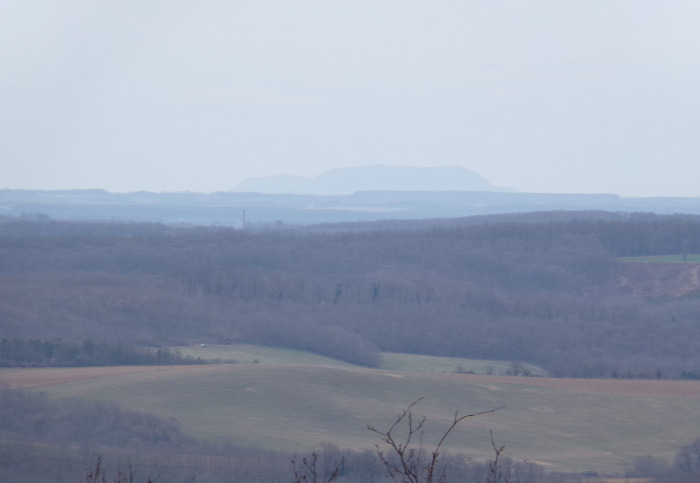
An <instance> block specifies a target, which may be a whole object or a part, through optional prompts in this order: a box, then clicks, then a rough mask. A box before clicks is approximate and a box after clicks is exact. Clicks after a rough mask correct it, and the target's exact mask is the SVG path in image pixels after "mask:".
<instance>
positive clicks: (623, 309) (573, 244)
mask: <svg viewBox="0 0 700 483" xmlns="http://www.w3.org/2000/svg"><path fill="white" fill-rule="evenodd" d="M692 253H700V218H698V217H692V216H657V215H650V214H611V213H595V212H590V213H589V212H581V213H574V212H572V213H566V212H556V213H533V214H531V215H517V216H516V215H510V216H493V217H473V218H465V219H453V220H430V221H416V222H391V223H384V224H382V223H373V224H359V225H358V224H348V225H333V226H318V227H306V228H298V227H297V228H294V227H292V228H284V229H275V230H259V231H256V230H253V229H251V230H236V229H231V228H222V227H191V228H182V227H169V226H165V225H157V224H138V223H124V224H119V223H104V224H101V223H78V222H74V223H71V222H57V221H50V220H39V221H28V220H17V219H13V218H5V219H3V220H0V317H1V319H0V320H2V324H3V334H2V336H3V337H4V338H6V339H8V340H11V339H43V340H55V339H63V340H68V341H81V342H82V341H84V340H93V341H107V342H108V343H110V344H116V345H119V344H136V345H142V346H167V345H177V344H187V343H193V342H211V343H233V342H250V343H260V344H268V345H278V346H286V347H293V348H300V349H305V350H312V351H315V352H318V353H321V354H324V355H329V356H332V357H337V358H340V359H343V360H347V361H350V362H354V363H358V364H364V365H369V366H373V365H376V364H377V363H378V362H379V360H380V352H381V351H394V352H410V353H420V354H432V355H446V356H460V357H471V358H482V359H504V360H510V361H521V362H529V363H534V364H538V365H541V366H542V367H544V368H546V369H548V370H549V371H550V372H551V373H552V374H553V375H557V376H577V377H647V378H679V377H695V375H696V374H700V355H699V354H700V351H699V350H698V349H700V317H699V314H700V297H699V296H698V295H699V294H700V292H698V290H697V287H694V286H692V284H691V286H689V287H686V288H687V289H686V290H683V291H681V292H677V293H672V292H671V291H669V292H668V293H665V294H664V295H663V296H659V295H658V294H655V293H651V292H645V291H644V290H636V289H634V288H635V287H641V286H643V282H648V281H649V280H652V281H654V282H658V283H657V285H658V284H659V283H660V284H663V283H667V282H668V280H665V279H666V278H670V279H674V280H675V279H678V278H679V277H681V276H682V275H683V273H681V272H682V271H683V270H686V271H687V266H686V265H681V264H679V265H678V266H677V267H676V268H673V267H672V268H668V267H664V270H666V272H663V273H662V272H659V271H658V269H659V268H660V267H662V265H663V264H655V265H652V264H647V265H645V266H644V267H643V270H641V271H640V270H639V269H637V268H635V267H638V265H637V264H628V263H620V262H619V261H618V257H631V256H642V255H671V254H677V255H681V254H692ZM632 265H634V266H632ZM668 270H671V271H670V272H669V271H668ZM673 270H676V271H675V272H674V271H673ZM657 279H658V280H657ZM621 280H625V281H626V283H624V284H623V283H621ZM671 281H672V280H671Z"/></svg>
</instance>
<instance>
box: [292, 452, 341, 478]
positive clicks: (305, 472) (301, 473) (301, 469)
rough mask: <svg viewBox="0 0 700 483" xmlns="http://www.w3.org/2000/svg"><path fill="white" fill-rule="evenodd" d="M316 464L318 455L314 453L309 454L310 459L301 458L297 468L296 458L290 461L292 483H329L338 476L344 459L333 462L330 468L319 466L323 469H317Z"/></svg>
mask: <svg viewBox="0 0 700 483" xmlns="http://www.w3.org/2000/svg"><path fill="white" fill-rule="evenodd" d="M317 463H318V454H316V453H311V458H306V457H303V458H302V459H301V464H300V465H298V466H297V462H296V457H295V458H294V459H292V471H293V472H294V480H293V483H331V482H332V481H334V480H335V479H336V478H338V476H340V470H341V469H342V467H343V463H344V458H343V457H341V458H340V460H335V461H333V462H332V463H331V465H330V467H326V466H327V465H321V466H323V468H318V466H317Z"/></svg>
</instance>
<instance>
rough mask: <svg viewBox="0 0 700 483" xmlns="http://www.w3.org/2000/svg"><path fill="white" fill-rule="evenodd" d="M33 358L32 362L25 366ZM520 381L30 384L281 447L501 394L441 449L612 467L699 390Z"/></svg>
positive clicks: (352, 440)
mask: <svg viewBox="0 0 700 483" xmlns="http://www.w3.org/2000/svg"><path fill="white" fill-rule="evenodd" d="M35 370H37V371H40V370H43V369H27V371H35ZM2 377H3V370H0V379H2ZM513 381H516V382H513ZM528 381H532V382H536V381H546V380H545V379H543V378H517V379H516V378H507V379H500V378H498V377H495V376H494V377H485V376H469V375H460V374H440V373H437V374H436V373H419V372H397V371H387V370H381V369H379V370H378V369H367V368H355V367H351V368H343V367H327V366H318V365H291V364H287V365H282V364H231V365H209V366H183V367H181V368H178V367H169V368H168V369H167V370H148V371H146V372H141V373H135V372H130V373H123V374H114V375H112V376H110V377H95V378H92V379H83V380H79V381H78V380H76V381H72V382H66V383H58V384H50V383H49V384H48V385H46V386H42V387H37V388H36V389H37V390H42V391H44V392H46V393H48V394H49V395H50V396H53V397H60V398H68V397H78V398H88V399H95V400H101V401H112V402H115V403H117V404H119V405H120V406H121V407H122V408H124V409H137V410H141V411H146V412H153V413H156V414H158V415H160V416H162V417H175V418H177V419H178V420H179V421H180V423H181V426H182V429H183V430H184V431H185V432H186V433H187V434H189V435H192V436H196V437H200V438H207V439H219V438H226V439H229V440H230V441H232V442H236V443H239V444H244V445H248V446H253V447H262V448H272V449H284V450H290V451H304V450H311V449H313V448H317V447H318V446H319V445H320V443H321V442H324V441H325V442H332V443H334V444H337V445H338V446H340V447H348V448H355V449H372V448H373V445H374V444H375V443H376V442H377V440H376V438H375V437H373V436H372V434H371V433H370V432H369V431H367V430H366V425H367V424H373V425H375V426H376V427H378V428H383V427H385V426H387V425H390V424H391V423H392V422H393V421H394V420H395V418H396V416H397V415H398V413H399V412H400V411H401V410H402V409H403V408H405V407H406V405H408V404H409V403H410V402H412V401H414V400H415V399H417V398H418V397H420V396H425V399H424V400H423V401H422V402H421V403H420V404H419V405H418V406H417V408H416V411H415V414H416V415H423V414H425V415H427V416H428V423H427V426H426V444H429V443H431V442H433V441H431V440H432V439H433V438H434V437H435V436H436V435H439V434H441V432H442V431H443V430H444V429H445V428H446V427H447V426H448V425H449V424H450V422H451V420H452V417H453V415H454V412H455V411H456V410H459V411H460V413H461V414H463V413H473V412H479V411H484V410H489V409H493V408H497V407H500V406H505V407H504V408H503V409H501V410H499V411H497V412H496V413H493V414H488V415H484V416H480V417H478V418H473V419H470V420H469V421H468V422H467V424H464V425H463V426H460V428H459V430H457V431H455V432H454V433H453V434H451V435H450V439H449V440H448V442H447V446H448V449H449V451H450V452H453V453H454V452H464V453H467V454H469V455H471V456H472V457H475V458H487V457H489V456H491V455H490V451H489V448H490V436H489V431H490V430H492V431H493V433H494V437H495V439H496V442H497V443H498V444H505V445H506V448H507V451H508V453H509V454H510V455H511V456H512V457H514V458H516V459H518V460H522V459H527V460H528V461H534V462H542V463H545V464H547V465H549V466H548V467H549V468H550V469H556V470H572V471H597V472H622V471H624V469H625V467H626V465H627V464H628V463H630V462H631V461H632V459H633V458H634V457H636V456H643V455H647V454H650V455H655V456H660V457H667V458H670V457H671V455H672V454H673V452H674V451H675V450H676V448H677V447H678V446H679V445H681V444H685V443H687V442H690V441H693V440H694V439H696V438H697V428H696V426H695V425H693V424H688V422H689V421H694V420H696V419H697V417H698V415H699V414H700V398H699V397H671V396H670V395H666V394H665V393H663V394H664V396H650V395H647V396H639V395H627V394H620V393H610V392H608V393H603V392H594V391H590V390H589V391H587V390H581V389H576V390H574V389H565V388H556V387H536V386H531V385H528V384H527V382H528ZM554 381H556V380H554ZM576 382H577V384H578V383H582V382H583V380H577V381H576ZM647 382H653V381H647ZM661 382H662V383H666V384H669V381H661ZM677 383H678V384H679V385H685V386H683V387H685V388H687V387H689V386H687V385H693V384H695V385H696V386H700V382H694V381H693V382H691V381H677ZM696 386H692V387H696ZM698 392H700V389H699V390H698Z"/></svg>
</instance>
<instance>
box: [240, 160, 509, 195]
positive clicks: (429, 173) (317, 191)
mask: <svg viewBox="0 0 700 483" xmlns="http://www.w3.org/2000/svg"><path fill="white" fill-rule="evenodd" d="M234 191H238V192H258V193H269V194H273V193H274V194H313V195H348V194H352V193H355V192H358V191H497V192H504V191H511V192H512V191H515V190H512V189H508V188H501V187H497V186H494V185H492V184H491V183H490V182H489V181H488V180H487V179H486V178H484V177H483V176H482V175H480V174H479V173H477V172H476V171H473V170H470V169H467V168H463V167H461V166H436V167H412V166H395V165H385V164H375V165H367V166H356V167H347V168H334V169H330V170H328V171H325V172H323V173H321V174H319V175H318V176H316V177H305V176H297V175H292V174H286V173H285V174H278V175H274V176H264V177H258V178H248V179H246V180H244V181H243V182H241V183H240V184H239V185H237V186H236V187H235V188H234Z"/></svg>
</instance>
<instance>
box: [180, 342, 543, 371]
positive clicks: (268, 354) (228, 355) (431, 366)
mask: <svg viewBox="0 0 700 483" xmlns="http://www.w3.org/2000/svg"><path fill="white" fill-rule="evenodd" d="M171 349H172V350H176V351H178V352H180V353H181V354H182V355H184V356H190V357H194V358H197V357H201V358H202V359H203V360H207V361H222V362H223V361H235V362H238V363H248V364H250V363H261V364H306V365H321V366H331V367H355V366H353V365H352V364H349V363H346V362H342V361H338V360H336V359H331V358H329V357H323V356H319V355H317V354H312V353H310V352H304V351H299V350H294V349H282V348H273V347H260V346H253V345H245V344H235V345H207V346H206V347H200V346H199V345H192V346H181V347H171ZM383 356H384V357H383V359H384V360H383V361H382V364H381V366H380V369H386V370H391V371H411V372H432V373H449V372H461V373H474V374H505V373H506V372H507V371H509V370H510V369H511V363H509V362H505V361H482V360H474V359H462V358H458V357H435V356H423V355H416V354H396V353H391V352H385V353H384V354H383ZM522 369H524V370H527V371H528V372H529V373H530V374H531V375H533V376H546V375H547V373H546V371H544V370H543V369H541V368H539V367H537V366H533V365H531V364H522Z"/></svg>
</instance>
